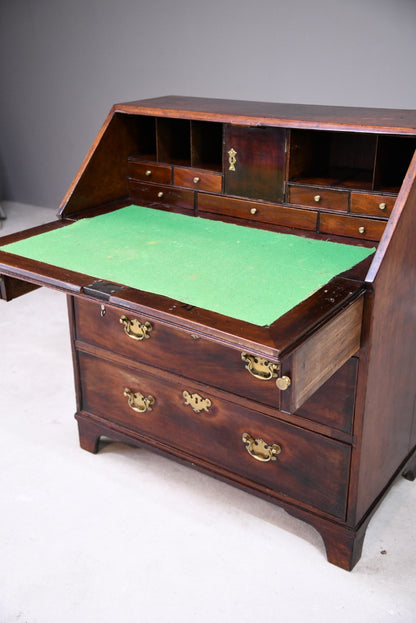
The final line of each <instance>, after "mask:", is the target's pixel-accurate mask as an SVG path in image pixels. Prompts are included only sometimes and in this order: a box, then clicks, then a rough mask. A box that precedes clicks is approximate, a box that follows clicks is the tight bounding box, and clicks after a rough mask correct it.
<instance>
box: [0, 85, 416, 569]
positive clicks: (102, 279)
mask: <svg viewBox="0 0 416 623" xmlns="http://www.w3.org/2000/svg"><path fill="white" fill-rule="evenodd" d="M415 150H416V111H403V110H402V111H393V110H381V109H379V110H376V109H375V110H371V109H358V108H357V109H354V108H333V107H324V106H300V105H289V104H280V105H279V104H265V103H255V102H238V101H225V100H209V99H200V98H183V97H162V98H157V99H152V100H144V101H140V102H131V103H127V104H117V105H115V106H114V107H113V108H112V110H111V111H110V114H109V115H108V117H107V119H106V121H105V123H104V125H103V126H102V128H101V130H100V132H99V134H98V136H97V139H96V140H95V142H94V144H93V145H92V147H91V149H90V151H89V153H88V154H87V156H86V158H85V160H84V162H83V164H82V166H81V168H80V171H79V172H78V174H77V176H76V177H75V180H74V182H73V183H72V185H71V187H70V189H69V190H68V193H67V194H66V196H65V198H64V200H63V202H62V205H61V207H60V209H59V211H58V217H59V218H58V219H57V220H56V221H54V222H53V223H50V224H48V225H45V226H41V227H38V228H35V229H33V230H29V231H26V232H21V233H19V234H14V235H12V236H8V237H5V238H2V239H1V241H0V274H1V277H0V293H1V298H3V299H4V300H11V299H13V298H16V297H17V296H20V295H21V294H25V293H26V292H29V291H30V290H32V289H34V288H36V287H38V286H43V285H44V286H48V287H52V288H56V289H59V290H61V291H63V292H64V293H66V294H67V297H68V309H69V322H70V328H71V340H72V348H73V361H74V372H75V385H76V395H77V407H76V418H77V421H78V427H79V435H80V443H81V446H82V447H83V448H84V449H86V450H89V451H90V452H97V451H98V449H99V439H100V437H102V436H106V437H109V438H110V439H113V440H118V441H125V442H128V443H132V444H134V445H137V446H145V447H148V448H150V449H153V450H155V451H157V452H160V453H162V454H164V455H166V456H169V457H171V458H174V459H176V460H179V461H182V462H184V463H186V464H188V465H191V466H192V467H195V468H197V469H200V470H202V471H204V472H206V473H208V474H211V475H213V476H215V477H218V478H220V479H221V480H223V481H225V482H227V483H230V484H233V485H235V486H238V487H240V488H242V489H244V490H246V491H248V492H250V493H253V494H255V495H257V496H260V497H262V498H264V499H266V500H269V501H270V502H273V503H276V504H278V505H280V506H282V507H283V508H285V509H286V510H287V511H288V512H289V513H291V514H293V515H295V516H296V517H298V518H300V519H302V520H304V521H306V522H308V523H310V524H311V525H312V526H314V527H315V528H316V529H317V530H318V531H319V532H320V534H321V535H322V538H323V540H324V542H325V546H326V550H327V555H328V560H329V561H330V562H332V563H334V564H336V565H338V566H340V567H342V568H344V569H351V568H352V567H353V566H354V564H355V563H356V562H357V561H358V559H359V558H360V555H361V548H362V543H363V539H364V535H365V530H366V527H367V525H368V522H369V520H370V518H371V516H372V514H373V512H374V511H375V509H376V507H377V505H378V504H379V503H380V501H381V500H382V498H383V496H384V495H385V493H386V492H387V490H388V488H389V487H390V486H391V484H392V483H393V482H394V479H395V478H396V477H398V476H399V475H400V474H403V475H405V476H406V477H407V478H408V479H410V480H413V479H414V478H415V475H416V372H415V366H414V357H415V356H414V353H415V349H416V298H415V292H416V254H415V251H414V242H413V240H414V235H415V231H416V156H414V153H415ZM122 217H123V218H124V219H126V222H127V223H128V224H129V223H130V224H132V225H133V224H134V227H135V229H134V231H133V230H132V231H131V232H130V231H129V232H128V233H127V238H123V241H124V242H121V241H119V239H118V238H117V235H118V234H117V232H118V229H117V227H118V226H119V225H118V223H119V219H121V218H122ZM153 218H154V220H155V223H156V225H155V227H156V229H154V230H152V231H155V232H160V237H158V235H156V234H154V235H153V234H152V235H150V234H149V238H148V239H146V240H145V241H143V240H144V239H143V238H141V237H140V236H141V234H142V233H145V232H144V229H145V226H144V223H147V222H150V223H152V219H153ZM190 224H192V228H190V229H189V231H190V232H191V233H189V235H188V236H187V237H186V234H187V231H188V230H187V228H188V226H190ZM104 225H106V227H107V229H105V227H104ZM235 225H238V226H239V228H238V229H236V228H233V227H232V228H231V229H230V227H231V226H235ZM157 227H159V229H157ZM173 227H175V228H177V231H181V232H182V238H181V240H183V239H184V238H183V236H185V239H186V244H185V246H186V247H189V248H188V253H189V254H190V255H187V256H184V258H185V259H183V260H180V259H179V260H178V257H179V258H181V257H182V256H180V255H179V256H178V255H176V251H175V253H173V252H172V247H169V249H170V250H166V249H164V247H163V248H162V251H161V253H162V252H163V253H164V255H163V256H162V263H161V266H162V268H161V269H160V268H159V272H160V273H164V274H163V277H166V276H167V280H166V279H165V281H166V282H167V284H166V285H164V286H163V288H167V289H163V288H162V289H160V290H159V289H158V288H159V284H158V279H157V269H156V268H155V269H154V272H155V275H154V277H153V276H152V267H153V266H154V264H153V263H152V262H153V259H152V258H153V257H155V256H154V255H151V254H150V252H151V251H152V253H154V252H155V250H154V248H153V247H157V246H158V245H159V246H161V247H162V245H161V240H162V237H163V236H169V232H170V231H172V232H173V231H174V230H173V229H169V228H173ZM122 229H123V228H122V227H120V231H122ZM142 230H143V231H142ZM207 232H208V233H207ZM236 232H238V234H237V233H236ZM223 233H224V236H225V238H224V241H225V242H224V245H223V248H224V257H223V259H221V258H219V259H220V262H219V264H218V265H217V264H214V263H213V264H212V269H211V263H210V262H211V260H212V259H213V255H212V254H213V253H215V251H213V250H212V249H211V256H210V255H209V254H205V253H206V251H207V248H206V247H210V246H211V242H209V240H211V241H213V240H215V241H217V240H220V236H221V235H222V234H223ZM233 233H235V236H236V237H237V238H240V237H241V240H242V241H243V238H244V241H243V242H242V243H241V244H240V247H239V252H238V254H237V252H236V251H235V249H234V246H233V245H232V244H229V243H228V242H227V241H228V240H229V238H227V236H229V235H231V234H233ZM129 234H130V237H131V242H128V243H126V242H125V240H126V239H128V238H129ZM139 234H140V236H139ZM243 234H244V236H243ZM263 234H265V236H266V237H264V238H263V237H262V236H263ZM81 235H82V236H83V238H82V239H81ZM104 235H106V236H107V238H109V239H110V240H111V239H113V240H112V244H113V247H112V251H111V253H109V252H108V251H104V250H103V255H105V256H106V257H103V269H102V271H101V269H100V268H99V267H98V268H97V267H96V266H97V264H96V259H97V256H98V255H99V253H100V247H102V249H107V247H106V246H105V244H107V242H104V239H103V236H104ZM208 235H209V236H211V238H207V239H206V240H208V242H206V243H204V240H205V238H204V236H208ZM269 235H270V236H272V237H273V238H268V237H267V236H269ZM287 235H290V236H295V237H296V241H297V242H299V243H301V244H304V245H306V246H307V247H308V249H309V248H312V247H313V248H314V249H319V251H317V252H319V253H320V254H321V255H319V257H318V264H317V266H318V268H317V269H316V271H315V272H317V273H320V272H321V269H320V266H321V265H322V269H323V268H324V267H325V268H326V266H327V265H328V264H330V263H331V262H332V259H331V257H332V255H331V253H332V251H331V253H330V249H341V248H342V249H344V250H345V253H346V254H348V255H351V257H354V258H355V259H354V260H353V261H350V263H349V264H348V265H347V264H346V265H345V266H344V265H343V268H342V269H337V270H336V271H335V272H334V273H333V274H332V275H331V276H330V277H328V279H327V280H325V279H323V282H322V283H318V284H317V285H316V286H314V287H312V286H311V287H312V290H311V291H310V292H308V293H307V294H305V295H299V298H298V299H294V301H295V302H294V303H291V304H287V305H286V307H285V306H284V304H285V299H286V298H287V297H288V296H289V293H290V294H292V292H290V290H291V289H292V290H296V289H297V288H298V287H299V283H298V282H297V281H296V279H295V277H294V275H295V276H296V275H298V274H299V275H300V271H301V268H297V267H296V261H297V260H299V264H302V263H303V265H308V264H309V262H310V261H312V260H308V259H307V258H308V257H309V256H305V257H306V259H305V260H302V261H301V259H302V258H300V256H299V254H298V251H296V252H294V251H293V252H292V253H291V252H290V248H292V243H291V242H290V240H293V238H285V236H287ZM71 236H72V237H71ZM137 236H139V237H137ZM246 236H247V237H246ZM278 236H280V238H279V240H280V239H283V238H284V239H285V240H289V246H287V247H285V249H286V251H285V252H283V251H282V252H281V254H280V255H279V251H276V256H275V258H274V259H273V260H271V261H270V262H269V264H268V266H267V269H266V270H265V271H263V272H262V274H258V275H254V276H253V275H251V277H250V274H251V273H252V272H253V270H254V269H253V268H252V265H251V264H250V262H249V258H250V255H255V256H259V255H263V254H265V249H266V247H267V248H268V246H269V242H268V241H269V240H272V239H273V241H274V240H275V239H277V238H276V237H278ZM135 240H137V243H135V242H134V241H135ZM45 241H46V242H45ZM68 241H69V242H68ZM52 242H53V244H52ZM234 242H235V243H236V247H235V248H236V249H237V245H238V243H240V240H239V239H238V240H236V239H235V240H234V239H233V244H234ZM65 244H66V245H69V247H68V248H69V252H68V253H67V258H65V259H62V255H63V254H64V251H62V249H64V248H66V247H65ZM181 244H182V246H183V243H181ZM53 245H55V246H56V249H57V250H56V253H57V255H56V257H57V258H58V256H59V259H56V260H55V259H54V258H55V256H54V255H53V253H54V252H55V251H54V246H53ZM329 245H332V246H331V247H330V246H329ZM130 246H131V248H130ZM177 246H180V245H179V243H178V245H177ZM60 247H61V248H60ZM151 247H152V249H151ZM226 247H227V250H226V251H225V248H226ZM293 248H295V247H294V246H293ZM296 248H297V247H296ZM43 249H44V250H43ZM287 249H289V251H288V250H287ZM113 251H114V259H111V258H112V257H113V255H112V253H113ZM133 251H134V252H137V254H138V255H137V257H136V255H134V254H133V255H132V256H131V261H130V265H131V268H130V270H131V273H132V280H131V281H130V276H129V278H128V279H124V278H123V277H122V276H120V277H118V276H117V275H118V274H119V273H114V272H113V269H114V265H115V264H117V262H118V261H119V262H120V264H121V259H119V260H117V259H115V258H116V257H118V258H123V260H125V259H126V257H128V258H130V254H131V253H133ZM308 252H309V251H308ZM51 253H52V255H51ZM83 253H84V254H85V258H84V259H83V257H82V254H83ZM226 253H228V255H227V254H226ZM110 255H111V258H110ZM123 255H124V257H123ZM193 257H198V258H199V261H200V265H199V266H201V265H204V266H205V269H207V270H206V271H205V272H206V273H207V274H208V276H211V277H212V279H211V280H210V281H209V282H208V283H209V284H210V285H209V286H207V285H205V286H204V287H205V288H206V289H208V290H211V292H207V293H204V297H203V298H201V299H199V298H198V292H197V291H196V295H195V294H190V295H189V299H188V296H187V293H186V291H185V295H179V294H178V295H175V292H176V290H175V289H173V290H171V286H172V287H173V288H175V286H176V285H180V284H179V281H180V277H178V276H177V274H176V272H175V271H173V270H172V269H173V268H175V267H177V268H179V266H178V265H177V263H178V262H181V261H183V263H184V267H183V268H185V269H186V268H187V266H188V264H189V265H190V264H191V263H192V262H191V261H190V259H189V258H193ZM137 258H138V259H137ZM109 260H110V261H109ZM315 260H316V257H315ZM335 265H336V266H338V264H335ZM215 266H216V268H215ZM232 266H234V269H233V268H232ZM235 266H236V267H237V272H241V275H242V277H243V279H242V281H243V286H242V287H243V288H244V282H246V286H245V287H246V290H245V291H244V290H243V295H244V296H243V299H242V300H243V301H244V303H243V304H241V303H237V301H240V299H239V298H238V296H239V295H240V293H237V291H236V292H235V293H234V291H233V288H235V287H236V286H235V285H234V282H233V281H232V277H231V274H232V271H233V270H234V272H235V270H236V269H235ZM339 266H341V264H339ZM93 267H94V268H93ZM294 267H295V270H294ZM304 267H305V266H304ZM181 268H182V267H181ZM189 270H190V271H191V268H189ZM108 271H109V272H108ZM210 271H211V275H209V273H210ZM191 272H192V271H191ZM149 273H150V275H149ZM197 273H198V270H197V269H195V274H189V275H188V278H189V279H190V280H191V279H194V278H196V277H197V276H198V275H197ZM228 273H229V274H230V275H229V276H228ZM120 274H122V273H120ZM325 274H326V273H325ZM114 275H115V276H114ZM149 276H150V278H151V279H152V278H153V279H154V281H152V280H151V279H150V281H149ZM220 276H221V280H222V284H223V287H224V288H225V290H219V292H222V294H218V295H216V292H215V289H216V281H218V282H219V280H220ZM313 276H315V275H313ZM145 278H146V279H145ZM227 278H228V279H229V280H230V282H229V284H228V282H227ZM250 278H251V279H254V280H255V281H256V284H257V285H258V284H263V283H264V285H263V286H261V287H262V288H263V290H260V294H257V295H256V296H255V297H254V296H252V292H253V291H254V289H253V288H252V286H251V285H250V283H251V284H252V283H253V281H252V282H250ZM299 279H301V277H299ZM303 279H304V281H307V282H308V281H309V280H310V279H311V274H310V273H309V276H308V274H307V273H305V276H304V277H303ZM176 281H178V284H176V283H175V282H176ZM169 282H171V283H169ZM189 283H190V282H189ZM149 284H150V285H149ZM153 284H154V285H153ZM279 288H282V290H281V291H282V295H281V296H280V299H281V300H279V296H276V312H275V313H273V310H274V308H273V305H274V303H273V299H271V303H267V305H271V306H272V312H270V311H269V312H268V313H269V316H268V320H267V321H266V320H264V318H265V317H266V316H264V315H262V312H263V311H264V309H263V307H265V306H266V298H267V301H268V300H269V297H266V294H269V292H270V293H271V294H273V293H274V290H276V292H277V291H279V292H280V290H279ZM285 288H286V289H285ZM227 289H228V290H229V297H228V296H227ZM240 289H241V286H240ZM172 292H173V294H172ZM178 292H184V290H178ZM192 292H194V290H192ZM261 292H263V293H264V300H263V295H262V293H261ZM205 294H207V295H209V294H210V295H211V297H209V296H207V298H205ZM193 296H196V297H197V298H196V299H195V300H194V299H193V298H192V297H193ZM228 298H229V299H230V300H225V299H228ZM223 299H224V300H223ZM199 300H202V301H212V304H211V302H207V303H203V304H202V303H201V304H197V301H199ZM290 300H292V299H290ZM286 302H287V301H286ZM281 303H282V304H283V307H280V304H281ZM225 304H227V305H229V307H226V306H225ZM233 304H234V307H233ZM243 307H244V308H247V309H242V308H243ZM225 310H228V311H225ZM229 310H231V311H229ZM279 310H280V311H279ZM257 312H258V313H259V314H260V315H259V316H258V317H259V318H263V320H259V321H257V320H256V318H257V316H256V315H255V314H256V313H257ZM270 314H271V315H270Z"/></svg>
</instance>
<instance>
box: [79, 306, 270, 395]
mask: <svg viewBox="0 0 416 623" xmlns="http://www.w3.org/2000/svg"><path fill="white" fill-rule="evenodd" d="M75 318H76V323H75V324H76V337H77V339H78V340H80V341H82V342H85V343H88V344H92V345H94V346H98V347H100V348H105V349H107V350H111V351H112V352H115V353H118V354H120V355H123V356H125V357H129V358H130V359H132V360H134V361H139V362H142V363H145V364H148V365H151V366H154V367H156V368H161V369H163V370H168V371H170V372H174V373H175V374H179V375H181V376H183V377H186V378H191V379H195V380H197V381H201V382H202V383H207V384H208V385H212V386H214V387H219V388H221V389H225V390H226V391H229V392H232V393H234V394H238V395H240V396H244V397H247V398H251V399H253V400H258V401H260V402H262V403H264V404H268V405H270V406H272V407H278V406H279V390H278V389H277V387H276V383H275V380H276V376H277V375H276V374H274V376H271V374H270V375H269V376H270V378H269V379H268V380H267V379H262V378H256V377H255V376H253V375H252V374H251V373H250V372H249V371H248V370H247V369H246V366H247V359H243V358H242V354H244V350H243V349H240V350H239V349H236V348H231V347H229V346H227V345H225V344H221V343H218V342H216V341H214V340H211V339H209V338H207V337H205V336H202V335H200V334H195V333H192V332H191V331H186V330H185V329H182V328H177V327H174V326H172V325H169V324H166V323H163V322H158V321H157V320H154V319H153V318H150V319H149V318H148V317H145V316H137V315H134V314H129V313H128V312H125V313H124V312H123V311H122V310H120V309H118V308H116V307H112V306H109V305H106V306H105V313H104V315H102V313H101V305H100V304H98V303H95V302H91V301H89V300H87V299H76V300H75ZM142 335H143V336H144V337H142ZM140 338H141V339H140ZM248 355H249V354H248V353H246V356H247V357H248ZM264 374H265V375H267V374H268V371H267V369H265V372H264Z"/></svg>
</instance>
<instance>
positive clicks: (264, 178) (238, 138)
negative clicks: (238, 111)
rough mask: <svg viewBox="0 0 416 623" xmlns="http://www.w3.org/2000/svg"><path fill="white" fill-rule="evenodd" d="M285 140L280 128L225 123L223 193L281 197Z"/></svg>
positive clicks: (274, 199) (259, 197) (276, 199)
mask: <svg viewBox="0 0 416 623" xmlns="http://www.w3.org/2000/svg"><path fill="white" fill-rule="evenodd" d="M285 143H286V132H285V130H284V129H282V128H268V127H257V126H255V127H250V126H235V125H226V127H225V141H224V147H225V154H224V162H225V193H226V194H227V195H237V196H239V197H250V198H252V199H264V200H265V201H273V202H281V201H283V199H284V169H285Z"/></svg>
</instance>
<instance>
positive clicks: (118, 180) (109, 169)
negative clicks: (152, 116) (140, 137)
mask: <svg viewBox="0 0 416 623" xmlns="http://www.w3.org/2000/svg"><path fill="white" fill-rule="evenodd" d="M135 136H136V133H135V131H134V119H132V118H131V117H128V116H127V115H121V114H114V115H113V114H112V113H110V115H109V116H108V117H107V119H106V121H105V123H104V125H103V127H102V128H101V130H100V132H99V134H98V136H97V138H96V140H95V141H94V143H93V145H92V146H91V148H90V150H89V152H88V154H87V156H86V158H85V160H84V162H83V164H82V165H81V168H80V170H79V172H78V174H77V175H76V177H75V179H74V181H73V182H72V184H71V186H70V188H69V190H68V192H67V194H66V195H65V197H64V199H63V201H62V203H61V206H60V209H59V214H60V215H61V216H69V215H72V214H78V213H80V212H81V211H83V210H86V209H88V208H94V207H97V206H99V205H101V204H105V203H110V202H112V201H116V200H118V199H122V198H124V197H127V196H128V190H127V158H128V156H130V155H131V154H132V153H134V152H135V150H136V140H135Z"/></svg>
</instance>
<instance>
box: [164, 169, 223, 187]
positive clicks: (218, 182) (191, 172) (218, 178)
mask: <svg viewBox="0 0 416 623" xmlns="http://www.w3.org/2000/svg"><path fill="white" fill-rule="evenodd" d="M173 183H174V184H175V185H176V186H186V187H188V188H194V189H195V190H209V191H211V192H213V193H220V192H221V191H222V175H221V174H220V173H211V172H207V171H201V170H199V169H187V168H180V167H175V168H174V170H173Z"/></svg>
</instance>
